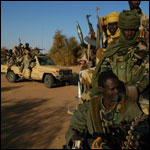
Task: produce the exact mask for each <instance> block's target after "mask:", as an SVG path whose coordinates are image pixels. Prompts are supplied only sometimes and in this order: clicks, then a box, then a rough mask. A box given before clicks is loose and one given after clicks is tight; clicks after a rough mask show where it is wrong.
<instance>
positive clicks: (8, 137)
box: [1, 66, 80, 149]
mask: <svg viewBox="0 0 150 150" xmlns="http://www.w3.org/2000/svg"><path fill="white" fill-rule="evenodd" d="M72 69H73V72H75V73H77V74H78V73H79V70H80V67H79V66H77V67H72ZM77 95H78V92H77V84H72V85H69V86H63V85H58V86H55V87H54V88H46V87H45V85H44V83H41V82H37V81H18V82H16V83H9V82H8V81H7V79H6V77H5V75H4V74H1V149H61V148H62V145H64V144H65V133H66V131H67V129H68V127H69V124H70V120H71V117H72V115H70V114H68V113H67V111H68V109H69V108H75V107H76V106H77V104H78V99H77V98H76V96H77Z"/></svg>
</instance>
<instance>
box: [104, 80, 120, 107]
mask: <svg viewBox="0 0 150 150" xmlns="http://www.w3.org/2000/svg"><path fill="white" fill-rule="evenodd" d="M118 87H119V83H118V80H117V79H107V80H106V82H105V85H104V88H103V95H104V99H107V101H109V103H110V104H114V103H116V102H117V101H118V98H119V97H118Z"/></svg>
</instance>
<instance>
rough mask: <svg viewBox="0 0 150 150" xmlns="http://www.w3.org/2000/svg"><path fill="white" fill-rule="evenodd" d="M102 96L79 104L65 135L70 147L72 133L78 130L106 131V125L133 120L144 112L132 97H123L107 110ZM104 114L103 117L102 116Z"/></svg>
mask: <svg viewBox="0 0 150 150" xmlns="http://www.w3.org/2000/svg"><path fill="white" fill-rule="evenodd" d="M102 98H103V97H102V95H101V96H99V97H95V98H93V99H91V100H90V101H86V102H85V103H83V104H80V105H79V106H78V110H76V111H75V113H74V114H73V116H72V120H71V123H70V126H69V129H68V131H67V133H66V136H65V138H66V142H67V146H68V147H69V142H70V139H71V137H72V135H73V134H75V133H76V132H79V133H81V134H82V133H84V132H85V131H86V130H88V133H89V134H90V135H92V134H94V133H105V130H104V128H105V126H104V125H106V127H107V125H111V124H121V122H123V121H131V120H133V119H134V118H135V117H137V116H139V115H140V114H142V112H141V110H140V109H139V107H138V105H137V103H136V101H132V100H130V99H126V100H125V99H122V100H121V101H120V102H118V104H116V106H115V107H114V108H113V109H112V110H110V111H108V112H106V110H105V109H104V106H103V104H102ZM102 113H103V115H102ZM102 116H103V118H101V117H102ZM104 118H105V119H104Z"/></svg>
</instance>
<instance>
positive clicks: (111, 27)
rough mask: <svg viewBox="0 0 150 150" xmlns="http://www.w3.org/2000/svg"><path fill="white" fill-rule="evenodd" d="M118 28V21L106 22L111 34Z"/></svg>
mask: <svg viewBox="0 0 150 150" xmlns="http://www.w3.org/2000/svg"><path fill="white" fill-rule="evenodd" d="M117 29H118V22H112V23H108V30H109V31H110V33H111V35H115V33H116V31H117Z"/></svg>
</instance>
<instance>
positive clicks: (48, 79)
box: [44, 74, 54, 88]
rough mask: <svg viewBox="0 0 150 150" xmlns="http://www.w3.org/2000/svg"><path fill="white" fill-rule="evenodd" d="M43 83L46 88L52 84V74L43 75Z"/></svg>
mask: <svg viewBox="0 0 150 150" xmlns="http://www.w3.org/2000/svg"><path fill="white" fill-rule="evenodd" d="M44 83H45V86H46V87H47V88H51V87H52V86H53V83H54V78H53V76H52V75H51V74H47V75H45V77H44Z"/></svg>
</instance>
